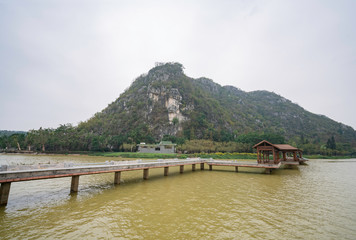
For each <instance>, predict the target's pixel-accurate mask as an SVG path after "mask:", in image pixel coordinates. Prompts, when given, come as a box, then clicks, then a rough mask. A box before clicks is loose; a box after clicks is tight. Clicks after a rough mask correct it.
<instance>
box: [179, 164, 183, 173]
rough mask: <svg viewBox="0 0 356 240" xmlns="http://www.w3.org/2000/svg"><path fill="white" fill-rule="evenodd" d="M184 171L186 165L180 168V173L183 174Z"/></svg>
mask: <svg viewBox="0 0 356 240" xmlns="http://www.w3.org/2000/svg"><path fill="white" fill-rule="evenodd" d="M183 171H184V165H180V166H179V173H183Z"/></svg>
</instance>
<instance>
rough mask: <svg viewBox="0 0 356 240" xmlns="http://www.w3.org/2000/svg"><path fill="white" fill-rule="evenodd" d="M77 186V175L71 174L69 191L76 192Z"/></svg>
mask: <svg viewBox="0 0 356 240" xmlns="http://www.w3.org/2000/svg"><path fill="white" fill-rule="evenodd" d="M78 187H79V176H72V183H71V186H70V191H71V192H78Z"/></svg>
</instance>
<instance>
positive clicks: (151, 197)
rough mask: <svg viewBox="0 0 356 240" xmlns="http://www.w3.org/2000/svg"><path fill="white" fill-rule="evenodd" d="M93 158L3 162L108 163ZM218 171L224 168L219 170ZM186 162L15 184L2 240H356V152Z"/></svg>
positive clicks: (1, 222) (1, 219) (0, 222)
mask: <svg viewBox="0 0 356 240" xmlns="http://www.w3.org/2000/svg"><path fill="white" fill-rule="evenodd" d="M107 160H109V161H111V160H114V159H112V158H99V157H87V156H26V155H0V165H1V164H14V163H18V164H20V163H21V164H24V163H37V162H42V163H48V162H51V163H54V162H63V161H67V162H71V161H72V162H103V161H107ZM215 170H216V171H215ZM240 170H241V172H239V173H236V172H234V168H233V167H220V168H216V167H215V168H214V171H208V170H205V171H200V170H198V168H197V171H195V172H192V171H191V168H190V167H189V166H186V167H185V171H184V174H179V169H178V167H177V168H170V172H169V176H168V177H164V176H163V169H154V170H150V178H149V180H147V181H144V180H142V171H132V172H123V173H122V175H121V179H122V183H121V185H119V186H115V185H114V184H113V178H114V176H113V175H114V174H98V175H90V176H81V177H80V186H79V193H78V194H76V195H70V194H69V190H70V181H71V179H70V178H59V179H50V180H37V181H29V182H19V183H12V185H11V192H10V198H9V204H8V205H7V206H6V207H3V208H0V238H1V239H77V238H84V239H111V238H115V239H356V160H335V161H330V160H312V161H310V162H309V163H308V166H298V167H297V168H294V169H284V170H276V171H275V172H274V173H273V174H271V175H266V174H260V173H261V171H262V170H259V169H243V168H241V169H240Z"/></svg>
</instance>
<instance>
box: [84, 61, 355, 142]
mask: <svg viewBox="0 0 356 240" xmlns="http://www.w3.org/2000/svg"><path fill="white" fill-rule="evenodd" d="M80 127H85V128H87V129H90V131H91V132H93V133H96V134H109V135H129V136H132V138H135V139H140V140H144V141H150V140H151V141H158V140H160V139H161V138H162V137H163V136H164V135H173V136H181V137H185V138H187V139H191V138H198V139H199V138H207V139H214V140H233V139H234V138H236V137H237V136H238V135H240V134H244V133H248V132H253V131H255V132H274V133H278V134H281V135H284V136H285V137H286V138H287V139H297V138H303V139H307V140H308V141H314V142H318V141H319V142H320V141H326V140H327V139H328V138H330V137H331V136H335V138H336V139H337V141H339V142H344V143H348V144H356V132H355V131H354V130H353V129H352V128H351V127H349V126H346V125H344V124H342V123H338V122H335V121H333V120H331V119H329V118H327V117H325V116H319V115H316V114H313V113H311V112H308V111H306V110H304V109H303V108H302V107H300V106H298V105H296V104H294V103H292V102H291V101H289V100H288V99H286V98H284V97H282V96H279V95H277V94H275V93H272V92H268V91H254V92H244V91H242V90H240V89H238V88H236V87H234V86H220V85H219V84H216V83H214V82H213V81H212V80H210V79H207V78H198V79H193V78H190V77H188V76H186V75H185V74H184V72H183V66H182V65H181V64H179V63H166V64H159V65H157V66H156V67H155V68H153V69H151V70H150V71H149V72H148V73H147V74H143V75H141V76H140V77H138V78H137V79H136V80H135V81H134V82H133V83H132V85H131V86H130V88H129V89H127V90H126V91H125V92H124V93H122V94H121V96H120V97H119V98H118V99H116V100H115V101H114V102H112V103H111V104H109V106H108V107H107V108H105V109H104V110H103V111H102V112H100V113H97V114H95V116H94V117H93V118H91V119H89V120H88V121H87V122H84V123H82V124H81V126H80ZM145 139H146V140H145Z"/></svg>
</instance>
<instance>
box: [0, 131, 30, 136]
mask: <svg viewBox="0 0 356 240" xmlns="http://www.w3.org/2000/svg"><path fill="white" fill-rule="evenodd" d="M26 133H27V132H24V131H8V130H0V137H1V136H11V135H13V134H26Z"/></svg>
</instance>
